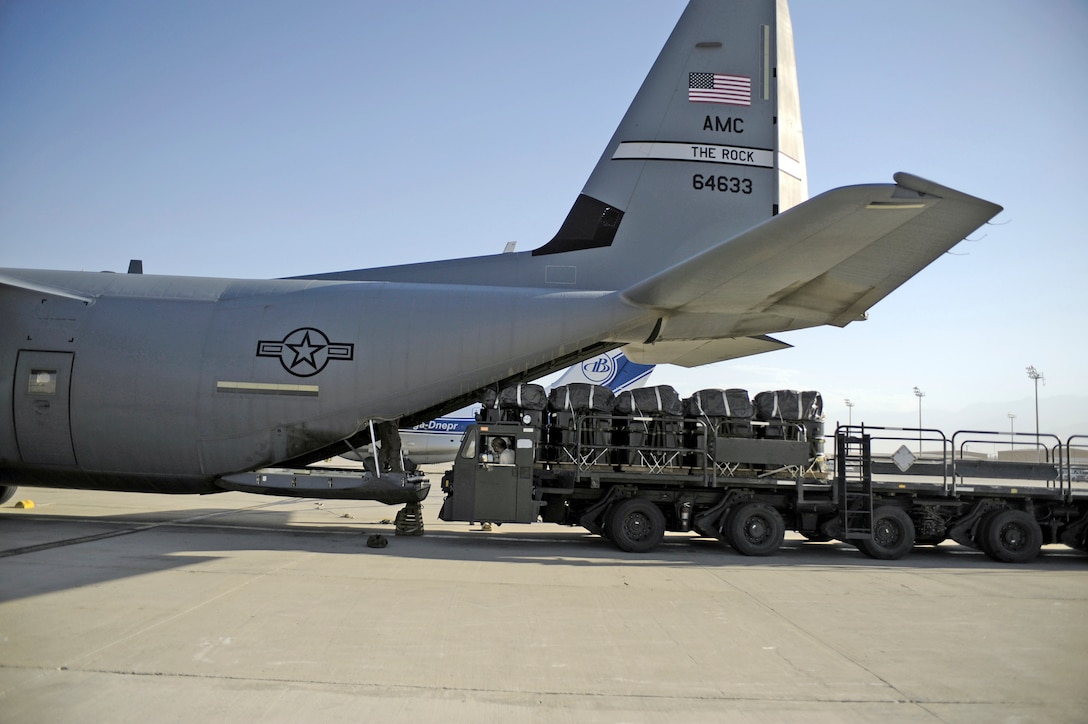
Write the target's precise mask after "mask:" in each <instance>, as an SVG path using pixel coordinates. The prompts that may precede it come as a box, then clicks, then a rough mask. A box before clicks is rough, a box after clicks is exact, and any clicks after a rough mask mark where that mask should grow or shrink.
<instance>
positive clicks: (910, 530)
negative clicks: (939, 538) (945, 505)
mask: <svg viewBox="0 0 1088 724" xmlns="http://www.w3.org/2000/svg"><path fill="white" fill-rule="evenodd" d="M913 547H914V522H913V521H911V519H910V516H909V515H907V511H905V510H903V509H902V508H897V507H895V506H894V505H882V506H881V507H879V508H877V509H876V510H874V511H873V537H872V538H871V539H869V540H861V541H858V548H859V549H860V550H861V552H862V553H864V554H865V555H867V556H869V557H870V558H876V559H877V560H882V561H894V560H898V559H900V558H902V557H903V556H905V555H907V553H909V552H910V549H911V548H913Z"/></svg>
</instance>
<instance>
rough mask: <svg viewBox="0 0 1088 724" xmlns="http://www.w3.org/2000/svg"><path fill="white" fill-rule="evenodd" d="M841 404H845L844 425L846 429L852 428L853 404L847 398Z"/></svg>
mask: <svg viewBox="0 0 1088 724" xmlns="http://www.w3.org/2000/svg"><path fill="white" fill-rule="evenodd" d="M843 402H845V403H846V425H847V427H853V425H854V403H853V402H851V401H850V398H849V397H847V398H846V399H845V400H843Z"/></svg>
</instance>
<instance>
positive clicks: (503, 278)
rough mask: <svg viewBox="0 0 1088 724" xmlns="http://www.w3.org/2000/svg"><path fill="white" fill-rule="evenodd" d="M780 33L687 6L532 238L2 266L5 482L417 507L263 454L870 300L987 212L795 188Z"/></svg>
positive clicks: (792, 111) (905, 197) (690, 358)
mask: <svg viewBox="0 0 1088 724" xmlns="http://www.w3.org/2000/svg"><path fill="white" fill-rule="evenodd" d="M792 36H793V33H792V27H791V24H790V18H789V12H788V9H787V7H786V3H785V0H779V1H778V2H776V1H775V0H749V1H746V2H725V1H722V0H693V1H692V2H691V3H690V5H689V6H688V7H687V9H686V10H685V11H684V13H683V15H682V17H681V18H680V20H679V22H678V24H677V25H676V28H675V30H674V31H673V32H672V34H671V36H670V37H669V39H668V41H667V43H666V45H665V47H664V49H663V50H662V51H661V54H660V55H659V57H658V59H657V60H656V62H655V63H654V64H653V66H652V68H651V69H650V71H649V74H648V75H647V77H646V80H645V81H644V83H643V85H642V86H641V88H640V90H639V91H638V93H637V95H636V96H635V98H634V101H633V102H632V104H631V106H630V108H629V109H628V111H627V113H626V115H625V116H624V117H623V119H622V121H621V122H620V124H619V127H618V128H617V130H616V132H615V134H614V135H613V137H612V139H611V140H610V141H609V142H608V144H607V146H606V147H605V149H604V152H603V154H602V155H601V157H600V160H599V161H598V163H597V165H596V166H595V167H594V169H593V171H592V173H591V175H590V177H589V179H588V181H587V182H586V184H585V186H584V187H583V189H582V191H581V193H580V194H578V196H577V198H576V199H575V200H574V203H573V206H572V207H571V209H570V211H569V213H568V214H567V217H566V220H565V221H564V222H563V223H562V225H561V227H560V229H559V231H558V232H557V233H556V234H555V236H554V238H552V239H551V240H548V241H546V242H545V243H542V244H541V245H539V246H538V247H537V248H535V249H533V250H531V251H524V252H515V253H504V254H496V255H493V256H483V257H476V258H466V259H455V260H450V261H438V262H430V263H422V264H412V265H405V266H394V267H385V268H378V269H363V270H353V271H339V272H333V273H328V274H322V275H317V276H311V277H304V278H289V279H274V280H249V279H212V278H183V277H173V276H158V275H151V274H140V273H129V274H112V273H84V272H72V271H40V270H28V269H3V270H0V409H2V410H4V411H5V412H4V414H3V415H2V416H0V485H3V486H5V488H6V489H7V492H8V494H9V495H10V494H11V488H12V486H16V485H19V484H33V485H44V486H57V487H78V488H91V489H106V490H122V491H148V492H169V493H214V492H218V491H221V490H225V489H234V490H251V491H253V492H263V493H273V494H283V495H313V496H317V497H353V498H372V499H378V500H383V501H385V502H401V501H411V500H418V499H419V498H420V496H422V495H425V494H426V490H425V488H423V487H422V486H421V484H419V483H418V481H414V480H413V479H411V478H410V476H408V475H407V474H404V473H399V475H400V477H399V478H398V477H397V476H396V475H395V474H393V473H390V474H389V475H388V476H386V475H384V474H383V475H377V476H375V477H374V479H369V480H356V481H352V482H347V483H345V482H342V481H339V480H336V481H333V480H331V479H330V480H327V481H326V480H324V479H322V480H320V481H316V482H315V481H310V480H307V479H304V478H305V476H304V475H302V474H299V475H291V476H288V477H286V478H285V477H283V476H278V477H277V476H274V475H268V474H266V473H264V472H262V471H264V470H267V469H269V468H274V469H277V470H300V469H301V466H305V465H306V464H307V463H310V462H313V461H317V460H321V459H325V458H328V457H330V456H331V455H334V454H337V453H339V452H341V451H343V450H345V449H347V448H349V447H356V446H359V445H363V444H366V443H368V442H369V441H370V440H372V439H373V435H374V426H375V424H381V423H384V424H387V425H388V424H393V425H400V426H402V427H410V426H412V425H414V424H418V423H419V422H422V421H425V420H430V419H433V418H435V417H439V416H441V415H443V414H445V413H448V412H450V411H452V410H456V409H458V408H461V407H463V406H465V405H466V404H469V403H471V402H473V401H475V400H476V399H478V398H479V396H480V394H481V392H482V391H483V390H485V389H487V388H494V387H499V386H503V385H508V384H512V383H516V382H519V381H527V380H531V379H535V378H539V377H541V376H543V375H545V374H548V373H551V372H554V371H557V370H560V369H562V368H564V367H566V366H568V365H570V364H572V363H575V362H577V361H579V360H584V359H589V358H591V357H593V356H595V355H598V354H600V353H602V352H605V351H608V350H612V349H616V348H622V349H623V350H624V352H625V353H626V354H627V356H628V357H630V358H631V359H633V360H635V361H637V362H643V363H647V364H654V363H666V362H668V363H673V364H680V365H687V366H693V365H701V364H705V363H710V362H715V361H718V360H725V359H730V358H735V357H740V356H743V355H750V354H755V353H760V352H766V351H769V350H774V349H779V348H783V347H786V346H788V345H786V344H784V343H783V342H780V341H778V340H776V339H774V338H772V337H769V336H767V335H769V334H773V333H776V332H784V331H788V330H796V329H802V328H807V327H814V326H819V325H835V326H844V325H846V324H849V323H851V322H853V321H857V320H860V319H863V318H864V317H865V314H866V310H868V309H869V308H870V307H872V306H873V305H874V304H876V303H877V302H878V301H880V300H881V299H882V298H883V297H885V296H886V295H887V294H889V293H890V292H891V291H893V290H894V289H895V288H897V287H898V286H899V285H901V284H903V283H904V282H905V281H907V280H908V279H910V278H911V277H912V276H913V275H914V274H916V273H918V272H919V271H920V270H922V269H923V268H924V267H925V266H927V265H928V264H930V263H931V262H933V261H934V260H936V259H937V258H938V257H940V256H941V255H942V254H943V253H944V252H946V251H947V250H949V249H950V248H951V247H953V246H954V245H955V244H956V243H957V242H959V241H960V240H961V239H963V238H964V237H965V236H966V235H967V234H969V233H971V232H972V231H973V230H974V229H976V228H978V227H979V226H980V225H982V224H984V223H985V222H986V221H987V220H989V219H990V218H992V217H993V216H994V215H995V214H997V213H998V212H999V211H1000V207H999V206H997V205H995V204H992V203H990V202H987V201H984V200H981V199H978V198H975V197H972V196H969V195H967V194H965V193H962V192H959V191H955V190H953V189H951V188H947V187H945V186H942V185H939V184H937V183H934V182H931V181H927V180H925V179H922V178H919V177H917V176H913V175H910V174H907V173H897V174H895V176H894V183H890V184H872V185H859V186H850V187H844V188H837V189H834V190H832V191H828V192H826V193H823V194H821V195H819V196H816V197H815V198H812V199H808V198H807V196H808V194H807V184H806V169H805V155H804V145H803V140H802V130H801V115H800V109H799V101H798V92H797V78H796V67H795V62H794V51H793V39H792ZM134 271H138V269H137V270H134ZM394 429H395V427H394ZM379 479H380V480H379Z"/></svg>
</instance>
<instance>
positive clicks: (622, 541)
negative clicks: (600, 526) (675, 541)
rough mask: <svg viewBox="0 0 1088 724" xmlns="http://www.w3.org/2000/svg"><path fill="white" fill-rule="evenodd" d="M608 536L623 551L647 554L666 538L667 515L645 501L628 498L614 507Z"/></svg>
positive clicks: (609, 516)
mask: <svg viewBox="0 0 1088 724" xmlns="http://www.w3.org/2000/svg"><path fill="white" fill-rule="evenodd" d="M605 533H606V534H607V535H608V537H609V539H610V540H611V541H612V542H613V543H615V544H616V547H617V548H619V549H620V550H623V551H627V552H628V553H645V552H647V551H651V550H653V549H654V548H656V547H657V545H658V544H659V543H660V542H661V541H662V540H663V539H664V538H665V514H664V513H662V512H661V508H658V507H657V506H656V505H654V504H653V503H651V502H650V501H648V500H643V499H642V498H627V499H626V500H621V501H620V502H618V503H616V504H615V505H613V506H612V509H611V510H610V511H609V514H608V525H606V526H605Z"/></svg>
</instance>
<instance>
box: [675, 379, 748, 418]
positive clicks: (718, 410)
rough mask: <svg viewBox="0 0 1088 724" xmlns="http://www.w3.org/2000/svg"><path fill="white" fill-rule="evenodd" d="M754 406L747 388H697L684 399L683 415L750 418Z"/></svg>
mask: <svg viewBox="0 0 1088 724" xmlns="http://www.w3.org/2000/svg"><path fill="white" fill-rule="evenodd" d="M754 413H755V408H754V407H752V401H751V400H750V399H749V398H748V390H741V389H738V388H735V387H734V388H730V389H728V390H699V391H698V392H696V393H694V394H693V395H692V396H691V397H689V398H687V399H686V400H684V416H685V417H729V418H734V419H736V418H741V419H745V420H750V419H752V415H753V414H754Z"/></svg>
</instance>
